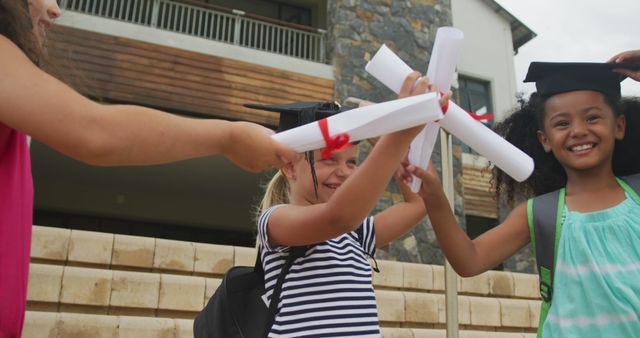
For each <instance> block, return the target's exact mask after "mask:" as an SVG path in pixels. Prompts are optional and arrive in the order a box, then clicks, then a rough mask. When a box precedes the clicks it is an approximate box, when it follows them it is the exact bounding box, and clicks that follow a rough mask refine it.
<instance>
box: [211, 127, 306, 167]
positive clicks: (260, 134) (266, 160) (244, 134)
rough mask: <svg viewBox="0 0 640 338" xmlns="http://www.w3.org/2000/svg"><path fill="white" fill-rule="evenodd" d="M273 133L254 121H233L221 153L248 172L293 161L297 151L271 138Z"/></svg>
mask: <svg viewBox="0 0 640 338" xmlns="http://www.w3.org/2000/svg"><path fill="white" fill-rule="evenodd" d="M273 134H274V132H273V130H271V129H268V128H265V127H263V126H261V125H258V124H255V123H250V122H233V126H232V128H231V132H230V136H229V140H228V142H227V146H226V147H225V149H223V154H224V155H225V156H226V157H227V158H228V159H229V160H230V161H231V162H233V163H235V164H236V165H237V166H239V167H240V168H242V169H244V170H247V171H250V172H259V171H262V170H265V169H271V168H281V167H282V166H284V165H285V164H287V163H290V162H293V161H294V160H295V159H296V156H297V153H296V152H295V151H294V150H293V149H291V148H290V147H288V146H286V145H284V144H281V143H278V142H276V141H275V140H273V138H271V135H273Z"/></svg>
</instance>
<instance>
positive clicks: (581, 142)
mask: <svg viewBox="0 0 640 338" xmlns="http://www.w3.org/2000/svg"><path fill="white" fill-rule="evenodd" d="M544 111H545V113H544V120H543V124H544V127H543V131H539V132H538V139H539V140H540V143H542V146H543V147H544V149H545V151H546V152H553V155H554V156H555V157H556V159H558V161H559V162H560V164H562V166H563V167H564V168H565V170H566V171H567V174H570V173H571V172H572V171H585V170H597V169H602V168H604V169H607V170H611V161H612V158H613V150H614V146H615V141H616V140H621V139H622V138H623V137H624V130H625V119H624V116H618V117H616V116H615V114H614V112H613V111H612V109H611V107H610V106H609V105H608V104H607V103H606V101H605V98H604V96H603V95H602V94H601V93H599V92H595V91H589V90H581V91H572V92H566V93H562V94H557V95H554V96H552V97H550V98H549V99H548V100H547V101H546V103H545V106H544Z"/></svg>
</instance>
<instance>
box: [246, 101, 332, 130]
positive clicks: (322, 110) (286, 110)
mask: <svg viewBox="0 0 640 338" xmlns="http://www.w3.org/2000/svg"><path fill="white" fill-rule="evenodd" d="M244 106H245V107H247V108H253V109H261V110H267V111H272V112H276V113H280V123H279V124H278V132H281V131H285V130H288V129H292V128H295V127H299V126H302V125H305V124H307V123H310V122H314V121H318V120H322V119H323V118H327V117H329V116H331V115H334V114H337V113H340V112H342V111H343V109H342V108H341V107H340V105H338V104H337V103H335V102H293V103H284V104H274V105H259V104H245V105H244Z"/></svg>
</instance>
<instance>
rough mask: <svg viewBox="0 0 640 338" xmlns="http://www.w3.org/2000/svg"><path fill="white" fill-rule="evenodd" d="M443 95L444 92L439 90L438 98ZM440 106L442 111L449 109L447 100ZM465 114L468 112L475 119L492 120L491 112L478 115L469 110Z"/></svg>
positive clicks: (445, 111) (444, 112)
mask: <svg viewBox="0 0 640 338" xmlns="http://www.w3.org/2000/svg"><path fill="white" fill-rule="evenodd" d="M443 96H444V93H443V92H440V98H442V97H443ZM441 108H442V113H443V114H446V113H447V110H449V101H448V100H447V102H445V103H444V104H443V105H442V107H441ZM467 114H469V116H471V117H472V118H473V119H474V120H476V121H486V120H493V114H486V115H478V114H474V113H472V112H470V111H467Z"/></svg>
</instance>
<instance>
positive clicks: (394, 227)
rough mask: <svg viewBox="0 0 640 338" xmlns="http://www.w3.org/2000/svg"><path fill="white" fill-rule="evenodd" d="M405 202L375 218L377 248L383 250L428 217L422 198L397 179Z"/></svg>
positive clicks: (395, 205)
mask: <svg viewBox="0 0 640 338" xmlns="http://www.w3.org/2000/svg"><path fill="white" fill-rule="evenodd" d="M396 182H397V184H398V187H399V188H400V192H401V193H402V196H403V198H404V201H402V202H400V203H396V204H394V205H393V206H391V207H389V208H387V209H385V210H384V211H382V212H380V213H378V214H377V215H375V217H374V225H375V232H376V247H377V248H383V247H385V246H387V245H388V244H389V243H390V242H392V241H394V240H396V239H398V238H399V237H400V236H402V235H404V234H405V233H406V232H407V231H409V230H410V229H411V228H413V227H414V226H415V225H416V224H418V222H420V221H421V220H422V219H423V218H424V216H426V215H427V210H426V208H425V206H424V203H423V202H422V198H420V196H419V195H418V194H416V193H413V192H412V191H411V189H410V188H409V186H407V185H406V184H405V183H404V182H402V180H401V179H396Z"/></svg>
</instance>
